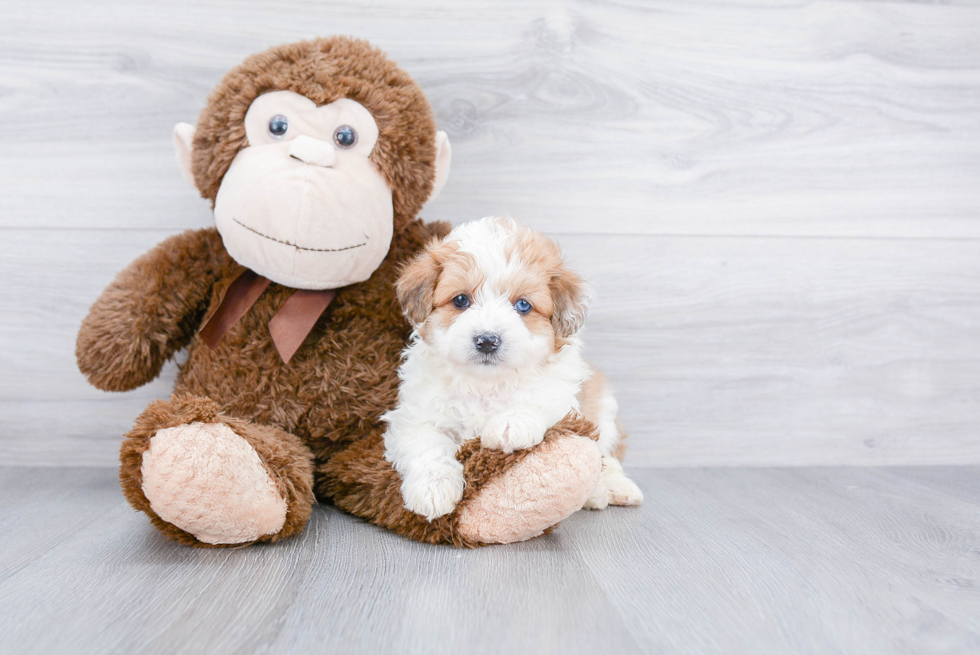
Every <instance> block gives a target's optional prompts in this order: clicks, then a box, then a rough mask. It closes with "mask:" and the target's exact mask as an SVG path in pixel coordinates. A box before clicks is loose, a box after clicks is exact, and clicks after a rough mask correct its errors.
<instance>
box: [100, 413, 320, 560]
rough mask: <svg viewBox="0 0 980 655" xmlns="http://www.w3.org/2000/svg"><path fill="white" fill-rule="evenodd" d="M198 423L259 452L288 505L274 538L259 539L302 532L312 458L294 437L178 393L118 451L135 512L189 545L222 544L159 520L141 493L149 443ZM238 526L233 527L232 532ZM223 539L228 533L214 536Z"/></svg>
mask: <svg viewBox="0 0 980 655" xmlns="http://www.w3.org/2000/svg"><path fill="white" fill-rule="evenodd" d="M194 423H205V424H207V423H222V424H224V425H226V426H227V427H229V428H231V430H232V431H233V432H234V433H235V434H237V435H238V436H239V437H241V438H242V439H244V440H245V441H246V442H248V444H249V445H250V446H251V447H252V448H254V449H255V452H256V453H257V454H258V456H259V459H260V460H261V462H262V464H263V465H264V466H265V468H266V469H267V470H268V472H269V476H270V478H271V479H272V480H273V481H274V482H275V484H276V487H277V489H278V491H279V494H280V496H281V497H282V498H283V499H285V501H286V518H285V521H284V523H283V525H282V528H281V529H280V530H279V531H278V532H276V533H275V534H266V535H262V536H260V537H258V538H257V539H256V541H277V540H279V539H282V538H283V537H289V536H292V535H294V534H296V533H298V532H300V531H301V530H302V529H303V526H304V525H306V521H307V520H308V519H309V517H310V511H311V505H312V503H313V499H314V498H313V489H312V487H311V483H312V478H313V462H312V460H313V456H312V453H310V450H309V448H307V447H306V445H305V444H304V443H303V442H302V441H301V440H300V439H299V438H297V437H296V436H294V435H292V434H289V433H287V432H284V431H282V430H279V429H277V428H274V427H272V426H268V425H255V424H254V423H250V422H249V421H246V420H242V419H236V418H233V417H231V416H228V415H227V414H224V413H223V412H222V411H221V408H220V407H219V406H218V405H217V403H215V402H214V401H213V400H210V399H208V398H198V397H194V396H191V395H188V394H175V395H174V396H173V398H171V399H170V400H160V401H157V402H155V403H153V404H151V405H150V406H149V407H147V408H146V410H145V411H144V412H143V413H142V414H141V415H140V416H139V418H137V419H136V424H135V425H134V426H133V429H132V430H130V431H129V433H128V434H127V435H126V439H125V440H124V441H123V445H122V449H121V451H120V461H121V466H120V467H119V481H120V483H121V485H122V489H123V494H125V496H126V499H127V500H128V501H129V503H130V504H131V505H132V506H133V507H134V508H136V509H138V510H140V511H143V512H145V513H146V514H147V515H148V516H149V517H150V520H151V521H152V522H153V525H155V526H156V527H157V528H158V529H160V531H161V532H163V533H164V534H165V535H167V536H168V537H170V538H171V539H175V540H177V541H179V542H181V543H183V544H187V545H189V546H216V545H217V546H222V545H227V544H219V543H209V542H205V541H201V540H199V539H198V538H197V537H196V536H194V534H192V533H190V532H188V531H186V530H184V529H182V528H180V527H177V526H176V525H174V524H172V523H170V522H168V521H166V520H165V519H163V518H161V517H160V516H159V515H158V514H157V513H156V512H155V511H154V510H153V507H152V506H151V504H150V501H149V499H148V498H147V497H146V495H145V493H144V491H143V454H144V453H145V452H146V451H147V450H148V449H149V448H150V445H151V440H152V439H153V438H154V436H155V435H156V434H157V433H158V432H161V431H163V430H167V429H170V428H178V427H184V426H187V425H189V424H194ZM237 530H238V528H237V527H233V529H232V532H237ZM212 536H216V537H217V538H218V539H219V540H221V539H222V538H223V537H227V536H229V535H227V534H226V535H212Z"/></svg>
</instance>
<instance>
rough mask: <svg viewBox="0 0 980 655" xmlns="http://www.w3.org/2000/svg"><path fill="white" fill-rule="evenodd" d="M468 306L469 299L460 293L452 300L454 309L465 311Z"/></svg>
mask: <svg viewBox="0 0 980 655" xmlns="http://www.w3.org/2000/svg"><path fill="white" fill-rule="evenodd" d="M469 306H470V299H469V298H467V297H466V296H465V295H464V294H462V293H461V294H459V295H458V296H456V297H455V298H453V307H455V308H456V309H466V308H467V307H469Z"/></svg>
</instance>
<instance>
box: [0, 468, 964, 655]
mask: <svg viewBox="0 0 980 655" xmlns="http://www.w3.org/2000/svg"><path fill="white" fill-rule="evenodd" d="M633 473H634V474H635V477H636V479H637V481H638V483H639V484H640V486H641V487H642V488H643V489H644V491H645V493H646V498H647V501H646V504H645V505H643V506H642V507H641V508H636V509H626V508H616V509H612V510H608V511H605V512H580V513H578V514H576V515H575V516H573V517H572V518H571V519H569V520H568V521H566V522H565V523H564V524H563V525H562V526H561V527H560V528H559V529H558V530H557V531H556V532H555V533H553V534H551V535H549V536H546V537H542V538H540V539H536V540H533V541H530V542H527V543H523V544H518V545H514V546H501V547H492V548H484V549H479V550H474V551H461V550H454V549H451V548H444V547H436V546H425V545H420V544H416V543H412V542H408V541H405V540H403V539H401V538H399V537H396V536H394V535H392V534H390V533H387V532H384V531H382V530H379V529H376V528H374V527H373V526H370V525H367V524H364V523H361V522H359V521H357V520H355V519H353V518H351V517H348V516H345V515H342V514H340V513H339V512H337V511H336V510H334V509H332V508H327V507H321V508H318V509H317V510H316V511H315V512H314V515H313V519H312V521H311V523H310V525H309V527H308V528H307V530H306V532H305V533H304V534H303V535H302V536H301V537H300V538H297V539H295V540H292V541H287V542H284V543H280V544H274V545H271V546H263V547H253V548H247V549H242V550H195V549H189V548H185V547H181V546H178V545H176V544H173V543H171V542H168V541H166V540H164V539H163V538H162V537H161V536H160V535H159V534H157V533H156V532H155V531H154V530H153V529H152V528H151V527H150V525H149V524H148V522H147V521H146V519H145V518H144V517H143V515H141V514H137V513H135V512H134V511H132V510H131V509H130V508H129V506H128V505H126V503H125V502H124V501H123V499H122V496H121V494H120V492H119V489H118V487H117V484H116V480H115V472H114V471H113V470H112V469H108V468H89V469H84V468H62V469H56V468H16V467H7V468H0V651H2V652H4V653H137V652H139V653H157V652H159V653H232V652H233V653H251V652H262V653H313V652H316V653H325V652H330V653H345V654H349V653H506V654H507V655H516V654H518V653H562V654H565V655H574V654H576V653H589V654H593V655H594V654H601V653H617V654H623V655H625V654H627V653H643V652H646V653H726V654H731V653H752V654H759V653H857V654H861V655H867V654H873V653H914V654H917V655H918V654H922V653H977V652H980V469H978V468H976V467H931V468H799V469H780V468H771V469H751V468H742V469H731V468H730V469H634V470H633Z"/></svg>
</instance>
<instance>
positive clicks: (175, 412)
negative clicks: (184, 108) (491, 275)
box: [76, 38, 597, 546]
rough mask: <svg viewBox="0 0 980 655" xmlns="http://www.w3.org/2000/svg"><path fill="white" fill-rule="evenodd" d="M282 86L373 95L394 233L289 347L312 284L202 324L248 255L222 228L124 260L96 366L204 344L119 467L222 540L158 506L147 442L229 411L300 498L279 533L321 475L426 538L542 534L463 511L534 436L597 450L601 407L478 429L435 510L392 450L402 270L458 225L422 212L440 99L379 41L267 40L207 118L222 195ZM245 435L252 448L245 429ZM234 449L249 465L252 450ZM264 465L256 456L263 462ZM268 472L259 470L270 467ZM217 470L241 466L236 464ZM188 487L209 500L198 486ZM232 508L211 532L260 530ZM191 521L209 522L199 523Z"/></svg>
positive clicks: (107, 382) (101, 314)
mask: <svg viewBox="0 0 980 655" xmlns="http://www.w3.org/2000/svg"><path fill="white" fill-rule="evenodd" d="M275 90H289V91H294V92H296V93H301V94H303V95H305V96H307V97H309V98H310V99H312V100H314V101H315V102H316V103H318V104H322V103H327V102H331V101H333V100H336V99H337V98H340V97H350V98H352V99H354V100H356V101H357V102H359V103H361V104H362V105H363V106H364V107H367V108H368V109H369V110H370V111H371V112H372V114H373V115H374V117H375V119H376V120H377V123H378V127H379V130H380V137H379V141H378V143H377V146H376V148H375V150H374V151H373V152H372V155H371V159H372V161H374V163H375V164H376V165H377V166H378V168H379V170H380V171H381V172H382V174H383V175H384V176H385V179H386V180H387V181H388V183H389V184H390V186H391V189H392V194H393V203H394V236H393V237H392V241H391V247H390V250H389V251H388V254H387V256H386V257H385V258H384V260H383V261H382V263H381V265H380V266H379V267H378V269H377V270H376V271H375V272H374V274H373V275H372V276H371V277H370V278H369V279H368V280H366V281H364V282H360V283H357V284H353V285H350V286H347V287H344V288H342V289H339V290H338V291H337V294H336V297H335V299H334V300H333V302H332V304H331V305H330V306H329V307H328V308H327V310H326V311H325V312H324V314H323V315H322V316H321V317H320V318H319V320H318V321H317V323H316V325H315V326H314V327H313V329H312V331H311V332H310V333H309V335H308V336H307V338H306V340H305V341H304V343H303V344H302V345H301V346H300V347H299V349H298V350H297V351H296V353H295V354H294V355H293V357H292V359H291V360H290V362H289V363H288V364H285V363H283V361H282V359H281V357H280V356H279V353H278V352H277V350H276V348H275V345H274V344H273V342H272V339H271V337H270V334H269V328H268V324H269V321H270V319H271V318H272V317H273V316H274V315H275V313H276V312H277V311H278V310H279V308H280V307H281V306H282V304H283V303H284V302H285V301H286V299H287V298H289V297H290V295H291V294H292V293H293V292H294V290H293V289H290V288H286V287H283V286H280V285H278V284H276V283H272V284H271V285H270V286H269V288H268V289H266V291H265V292H264V293H263V294H262V296H261V297H260V298H259V299H258V301H257V302H256V303H255V304H254V305H253V306H252V308H251V309H250V310H249V311H248V312H247V313H246V314H245V316H244V317H243V318H242V319H241V320H239V321H238V322H237V323H236V324H235V325H234V326H233V327H232V328H231V329H230V330H229V331H228V332H227V334H226V335H225V337H224V339H223V341H222V342H221V343H220V344H219V345H218V346H217V347H216V348H215V349H214V350H212V349H211V348H209V347H208V346H207V345H206V344H205V343H204V342H203V341H202V340H201V339H198V338H196V334H197V332H198V330H199V329H200V327H201V326H202V325H203V324H204V323H206V321H207V319H208V318H209V316H210V315H211V314H212V313H214V312H215V311H216V310H217V308H218V306H219V305H220V303H221V300H222V298H223V296H224V294H225V292H226V291H227V289H228V287H229V286H230V285H231V283H232V282H233V281H234V280H235V279H236V278H238V276H239V275H240V274H241V273H242V272H243V271H244V269H243V267H242V266H241V265H240V264H238V263H236V262H235V261H234V260H233V259H232V258H231V257H230V256H229V254H228V252H227V251H226V249H225V247H224V245H223V243H222V240H221V238H220V236H219V235H218V232H217V230H215V229H204V230H196V231H188V232H184V233H183V234H178V235H176V236H174V237H171V238H169V239H167V240H165V241H164V242H163V243H161V244H160V245H158V246H157V247H156V248H154V249H153V250H151V251H150V252H148V253H146V254H145V255H143V256H142V257H140V258H139V259H137V260H136V261H135V262H133V264H131V265H130V266H129V267H127V268H126V269H125V270H123V271H122V272H121V273H120V274H119V275H118V276H117V277H116V279H115V280H114V281H113V282H112V284H110V285H109V287H108V288H107V289H106V290H105V291H104V292H103V294H102V295H101V297H100V298H99V299H98V300H97V301H96V302H95V304H94V305H93V307H92V309H91V311H90V313H89V315H88V316H87V317H86V319H85V320H84V321H83V322H82V326H81V329H80V331H79V335H78V341H77V345H76V356H77V359H78V365H79V368H80V370H81V371H82V372H83V373H84V374H85V375H86V377H87V378H88V379H89V381H90V382H91V383H92V384H93V385H95V386H96V387H98V388H100V389H105V390H108V391H124V390H128V389H133V388H136V387H138V386H140V385H142V384H145V383H147V382H149V381H150V380H152V379H153V378H155V377H156V376H157V375H158V374H159V372H160V369H161V367H162V366H163V364H164V363H165V362H166V361H167V360H168V359H170V358H171V357H172V356H173V355H174V354H175V353H176V352H177V351H178V350H180V349H182V348H187V359H186V361H185V362H184V363H183V364H182V365H181V367H180V372H179V375H178V377H177V382H176V385H175V390H174V395H173V397H172V398H171V399H170V400H167V401H159V402H155V403H153V404H151V405H150V406H149V407H148V408H147V409H146V410H145V411H144V412H143V414H142V415H140V417H139V418H138V419H137V420H136V423H135V425H134V427H133V429H132V430H130V432H129V433H128V434H127V435H126V438H125V440H124V442H123V444H122V448H121V452H120V460H121V467H120V471H119V477H120V482H121V485H122V487H123V491H124V493H125V495H126V498H127V499H128V500H129V502H130V503H131V504H132V506H133V507H134V508H136V509H138V510H141V511H143V512H145V513H146V514H147V515H148V516H149V517H150V519H151V521H152V522H153V524H154V525H155V526H156V527H157V528H159V529H160V530H161V531H162V532H163V533H164V534H166V535H167V536H169V537H171V538H173V539H176V540H178V541H180V542H181V543H185V544H188V545H194V546H210V545H216V544H211V543H207V542H206V541H203V540H202V539H198V538H197V537H196V536H195V535H194V534H193V532H192V531H189V530H188V529H184V528H181V527H179V526H178V525H176V524H175V523H171V522H168V521H166V520H165V519H164V518H162V517H161V516H160V515H159V514H157V512H155V511H154V509H153V504H152V503H151V501H150V500H149V499H148V498H147V496H146V493H145V492H144V479H143V456H144V454H145V453H146V451H147V450H148V449H150V448H151V447H152V443H153V438H154V436H155V435H157V433H159V432H160V431H165V430H168V429H172V428H179V427H182V426H187V425H191V424H222V425H223V426H226V427H227V428H228V429H229V430H230V433H234V434H235V435H237V436H238V437H239V438H241V439H243V440H244V441H245V442H247V445H248V446H250V447H251V448H252V449H254V451H255V453H256V454H257V456H258V458H259V460H260V462H261V464H262V466H263V467H264V468H265V469H266V470H267V471H268V474H269V478H270V479H271V480H272V481H273V482H274V483H275V485H276V487H277V489H278V491H279V494H280V496H281V497H282V499H283V500H284V501H285V505H286V516H285V520H284V521H283V524H282V527H281V529H279V531H278V532H276V533H274V534H262V535H260V536H258V537H257V538H256V541H275V540H278V539H282V538H285V537H288V536H290V535H294V534H296V533H297V532H299V531H301V530H302V529H303V526H304V525H305V523H306V521H307V519H308V517H309V515H310V509H311V504H312V502H313V499H314V492H315V493H316V496H317V497H318V498H319V499H320V500H322V501H327V502H334V503H336V504H337V505H338V506H339V507H341V508H342V509H344V510H346V511H349V512H351V513H353V514H356V515H358V516H361V517H363V518H365V519H367V520H369V521H372V522H374V523H375V524H377V525H380V526H383V527H386V528H389V529H391V530H394V531H396V532H398V533H399V534H402V535H405V536H406V537H409V538H412V539H418V540H420V541H426V542H430V543H446V544H455V545H458V546H475V545H479V544H480V543H488V542H489V543H492V542H499V541H503V540H512V539H516V538H521V537H522V536H523V537H524V538H529V537H531V536H534V535H535V534H537V533H538V532H540V530H541V526H540V525H538V524H533V525H530V526H528V527H527V528H526V529H525V530H523V531H522V529H521V527H520V526H517V527H515V526H513V525H510V524H507V523H506V521H509V520H513V516H514V515H513V512H512V507H511V505H510V504H507V506H506V507H502V510H503V511H504V514H501V516H507V517H511V518H508V519H502V520H501V521H498V522H497V523H496V531H495V530H494V529H492V528H493V526H484V528H483V529H481V530H482V531H481V532H480V533H479V534H476V533H474V532H468V531H467V530H466V529H465V528H461V527H460V525H459V517H458V514H459V512H460V511H462V510H463V509H464V508H465V507H466V506H467V504H468V503H469V502H472V501H476V500H478V499H479V498H480V497H481V491H482V490H483V489H484V488H485V487H487V485H491V487H492V483H493V481H494V480H495V479H498V478H500V477H501V476H503V475H505V474H506V473H507V472H508V471H510V470H512V469H515V468H519V467H521V466H522V462H523V460H524V458H525V457H526V456H527V455H528V453H530V452H536V451H537V450H538V449H543V448H545V447H547V445H548V444H549V443H551V442H553V441H561V440H564V439H575V440H577V441H576V443H583V442H584V444H585V446H586V447H585V448H583V447H581V446H580V447H579V448H577V449H564V448H555V449H554V450H549V451H545V452H543V453H542V455H541V457H542V458H544V459H546V460H547V461H548V462H549V464H548V465H549V466H551V467H555V468H559V467H562V466H568V467H570V468H569V470H573V469H578V468H582V467H585V468H588V466H589V464H588V462H589V461H591V459H593V458H594V456H595V452H597V451H596V449H597V446H595V444H594V442H593V441H591V440H582V439H581V435H585V436H592V437H593V439H594V438H595V435H594V434H593V432H594V425H593V424H592V423H590V422H588V421H587V420H585V419H584V418H581V417H574V418H573V417H569V418H567V419H565V420H564V421H562V422H560V423H559V424H558V425H556V426H555V427H553V428H552V429H551V430H550V431H549V432H548V434H547V435H546V436H545V439H544V442H543V444H542V445H541V446H539V448H538V449H531V450H527V451H520V452H516V453H512V454H504V453H501V452H497V451H490V450H487V449H483V448H480V447H479V444H474V445H472V446H469V447H464V448H463V449H462V450H461V451H460V453H458V455H457V457H458V458H459V461H460V462H461V463H462V465H463V470H464V477H465V479H466V487H465V489H464V492H463V497H462V500H461V501H460V504H459V506H458V508H457V512H454V513H452V514H450V515H447V516H444V517H442V518H441V519H439V520H438V521H434V522H432V523H428V522H427V521H425V519H423V518H421V517H419V516H418V515H417V514H413V513H411V512H408V511H407V510H405V509H404V508H403V507H402V506H401V495H400V493H399V491H398V484H399V481H398V474H397V473H396V472H395V471H394V470H393V469H392V468H391V465H390V464H389V463H388V462H387V461H386V460H385V459H384V447H383V443H382V440H381V435H382V432H383V429H384V425H383V424H382V423H381V421H380V416H381V415H382V414H383V413H384V412H386V411H388V410H390V409H391V408H392V407H394V405H395V401H396V399H397V393H398V377H397V374H396V371H397V367H398V363H399V361H400V357H401V351H402V349H403V347H404V345H405V343H406V340H407V339H408V336H409V334H410V331H411V327H410V325H409V324H408V322H407V321H406V320H405V318H404V317H403V315H402V312H401V307H400V305H399V302H398V300H397V298H396V295H395V288H394V284H395V281H396V279H397V277H398V273H399V270H400V269H401V267H402V266H404V264H405V263H406V262H408V261H409V260H410V258H411V257H412V255H413V254H414V253H415V252H417V251H418V250H420V249H421V248H422V247H423V246H424V245H425V244H426V243H427V242H429V241H430V240H432V239H433V238H437V237H441V236H444V235H445V234H446V233H447V232H448V231H449V228H448V226H447V225H445V224H442V223H435V224H429V225H426V224H424V223H422V222H421V221H419V220H418V219H416V218H415V213H416V212H417V211H418V209H419V208H420V207H421V205H422V203H423V202H424V200H425V199H426V198H427V197H428V195H429V192H430V190H431V189H432V185H433V175H434V168H433V157H434V156H435V152H436V148H435V144H434V138H435V124H434V121H433V118H432V111H431V109H430V107H429V105H428V102H427V101H426V100H425V97H424V96H423V95H422V92H421V90H420V89H419V88H418V86H417V85H415V83H414V82H412V80H411V78H410V77H408V75H407V74H405V73H404V72H403V71H401V70H400V69H399V68H398V67H397V66H395V64H394V63H393V62H391V61H390V60H388V59H387V58H386V57H384V55H383V54H382V53H381V52H380V51H379V50H377V49H375V48H372V47H370V46H369V45H367V44H366V43H364V42H362V41H356V40H352V39H346V38H334V39H321V40H317V41H311V42H303V43H299V44H293V45H288V46H280V47H277V48H273V49H271V50H269V51H267V52H265V53H261V54H259V55H255V56H254V57H251V58H249V59H248V60H246V62H245V63H244V64H242V65H241V66H240V67H238V68H236V69H234V70H233V71H232V72H231V73H229V74H228V76H226V78H225V79H224V80H223V81H222V82H221V84H219V85H218V87H217V88H216V89H215V91H214V93H212V95H211V97H210V98H209V101H208V105H207V107H206V108H205V109H204V111H203V112H202V114H201V117H200V120H199V122H198V126H197V132H196V134H195V138H194V149H193V153H192V154H193V171H194V178H195V181H196V184H197V186H198V188H199V189H200V191H201V193H202V195H203V196H204V197H206V198H210V199H211V200H212V201H213V200H214V198H215V195H216V193H217V191H218V188H219V187H220V185H221V181H222V177H223V175H224V173H225V172H226V171H227V169H228V166H229V164H230V163H231V161H232V160H233V159H234V157H235V155H236V153H237V152H238V150H239V149H240V148H241V147H243V145H244V144H245V131H244V127H243V125H242V119H243V118H244V115H245V112H246V110H247V109H248V106H249V104H250V103H251V101H252V100H254V99H255V97H257V96H258V95H259V94H261V93H265V92H268V91H275ZM216 430H217V431H216V432H215V434H220V435H222V437H221V438H223V439H224V438H226V437H229V434H230V433H229V430H225V429H224V428H221V429H216ZM168 434H171V435H177V434H180V431H177V432H173V433H168ZM590 449H592V451H593V452H591V453H590ZM229 452H236V453H240V452H248V451H247V448H244V447H242V448H231V449H230V450H229ZM547 453H550V455H549V454H547ZM232 460H235V458H232ZM571 460H575V461H571ZM235 461H237V460H235ZM228 464H229V466H230V468H232V469H234V468H235V466H238V464H235V463H234V462H229V463H228ZM253 464H254V462H253ZM249 466H250V467H251V466H252V465H251V464H250V465H249ZM216 467H217V465H216V464H214V463H213V462H212V463H209V464H208V466H207V467H206V469H202V471H203V470H207V471H211V472H212V473H214V472H215V471H216ZM217 468H220V467H217ZM251 470H252V471H253V473H254V467H252V468H251ZM258 478H259V480H258V482H256V484H258V485H259V486H261V485H264V484H266V483H265V482H264V481H262V479H261V476H258ZM213 479H214V480H221V479H227V476H226V475H225V472H221V471H218V472H217V474H216V475H215V476H214V477H213ZM566 482H567V481H566ZM151 487H152V485H149V486H147V489H151ZM207 490H208V487H207V485H204V486H202V487H201V489H199V490H198V491H197V492H196V494H197V496H196V497H197V498H198V500H199V501H201V504H202V507H204V508H206V506H207V502H211V501H210V500H208V499H207V498H206V496H207V493H206V492H207ZM202 492H203V493H202ZM151 495H152V492H151ZM573 495H574V494H573ZM498 496H499V494H498ZM505 501H506V499H503V500H501V501H500V502H505ZM179 502H180V503H182V504H184V505H185V506H188V505H189V504H192V503H191V500H189V499H188V498H183V497H182V498H180V499H179ZM493 504H494V503H493V502H491V501H489V500H484V501H482V502H481V504H480V507H481V508H482V509H481V512H483V515H484V516H491V515H493ZM563 506H564V505H563ZM182 511H185V512H186V511H188V510H187V507H185V508H184V510H182ZM205 511H206V509H205ZM544 513H545V514H548V512H544ZM539 514H540V512H539ZM559 514H562V515H563V514H564V511H562V512H559ZM553 515H555V514H554V513H551V515H550V516H552V517H553ZM229 516H231V514H229V513H227V512H226V513H225V514H224V517H225V518H227V517H229ZM221 523H222V525H225V524H227V523H228V521H225V520H223V521H222V522H221ZM232 523H235V521H232ZM246 523H247V520H246ZM216 525H217V524H211V526H210V527H208V529H207V534H205V533H204V532H200V534H201V536H202V537H205V538H206V539H208V540H211V541H223V540H228V541H234V540H237V539H240V538H242V537H243V536H254V534H252V535H247V534H246V533H245V532H243V531H242V530H241V526H240V525H231V526H228V525H225V527H224V528H222V530H223V531H224V532H225V533H224V534H214V532H215V531H214V530H213V529H212V528H214V527H216ZM264 525H265V524H263V526H264ZM185 527H187V528H190V529H191V530H193V529H198V528H196V527H195V526H193V525H191V524H190V523H185ZM259 531H261V530H259Z"/></svg>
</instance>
